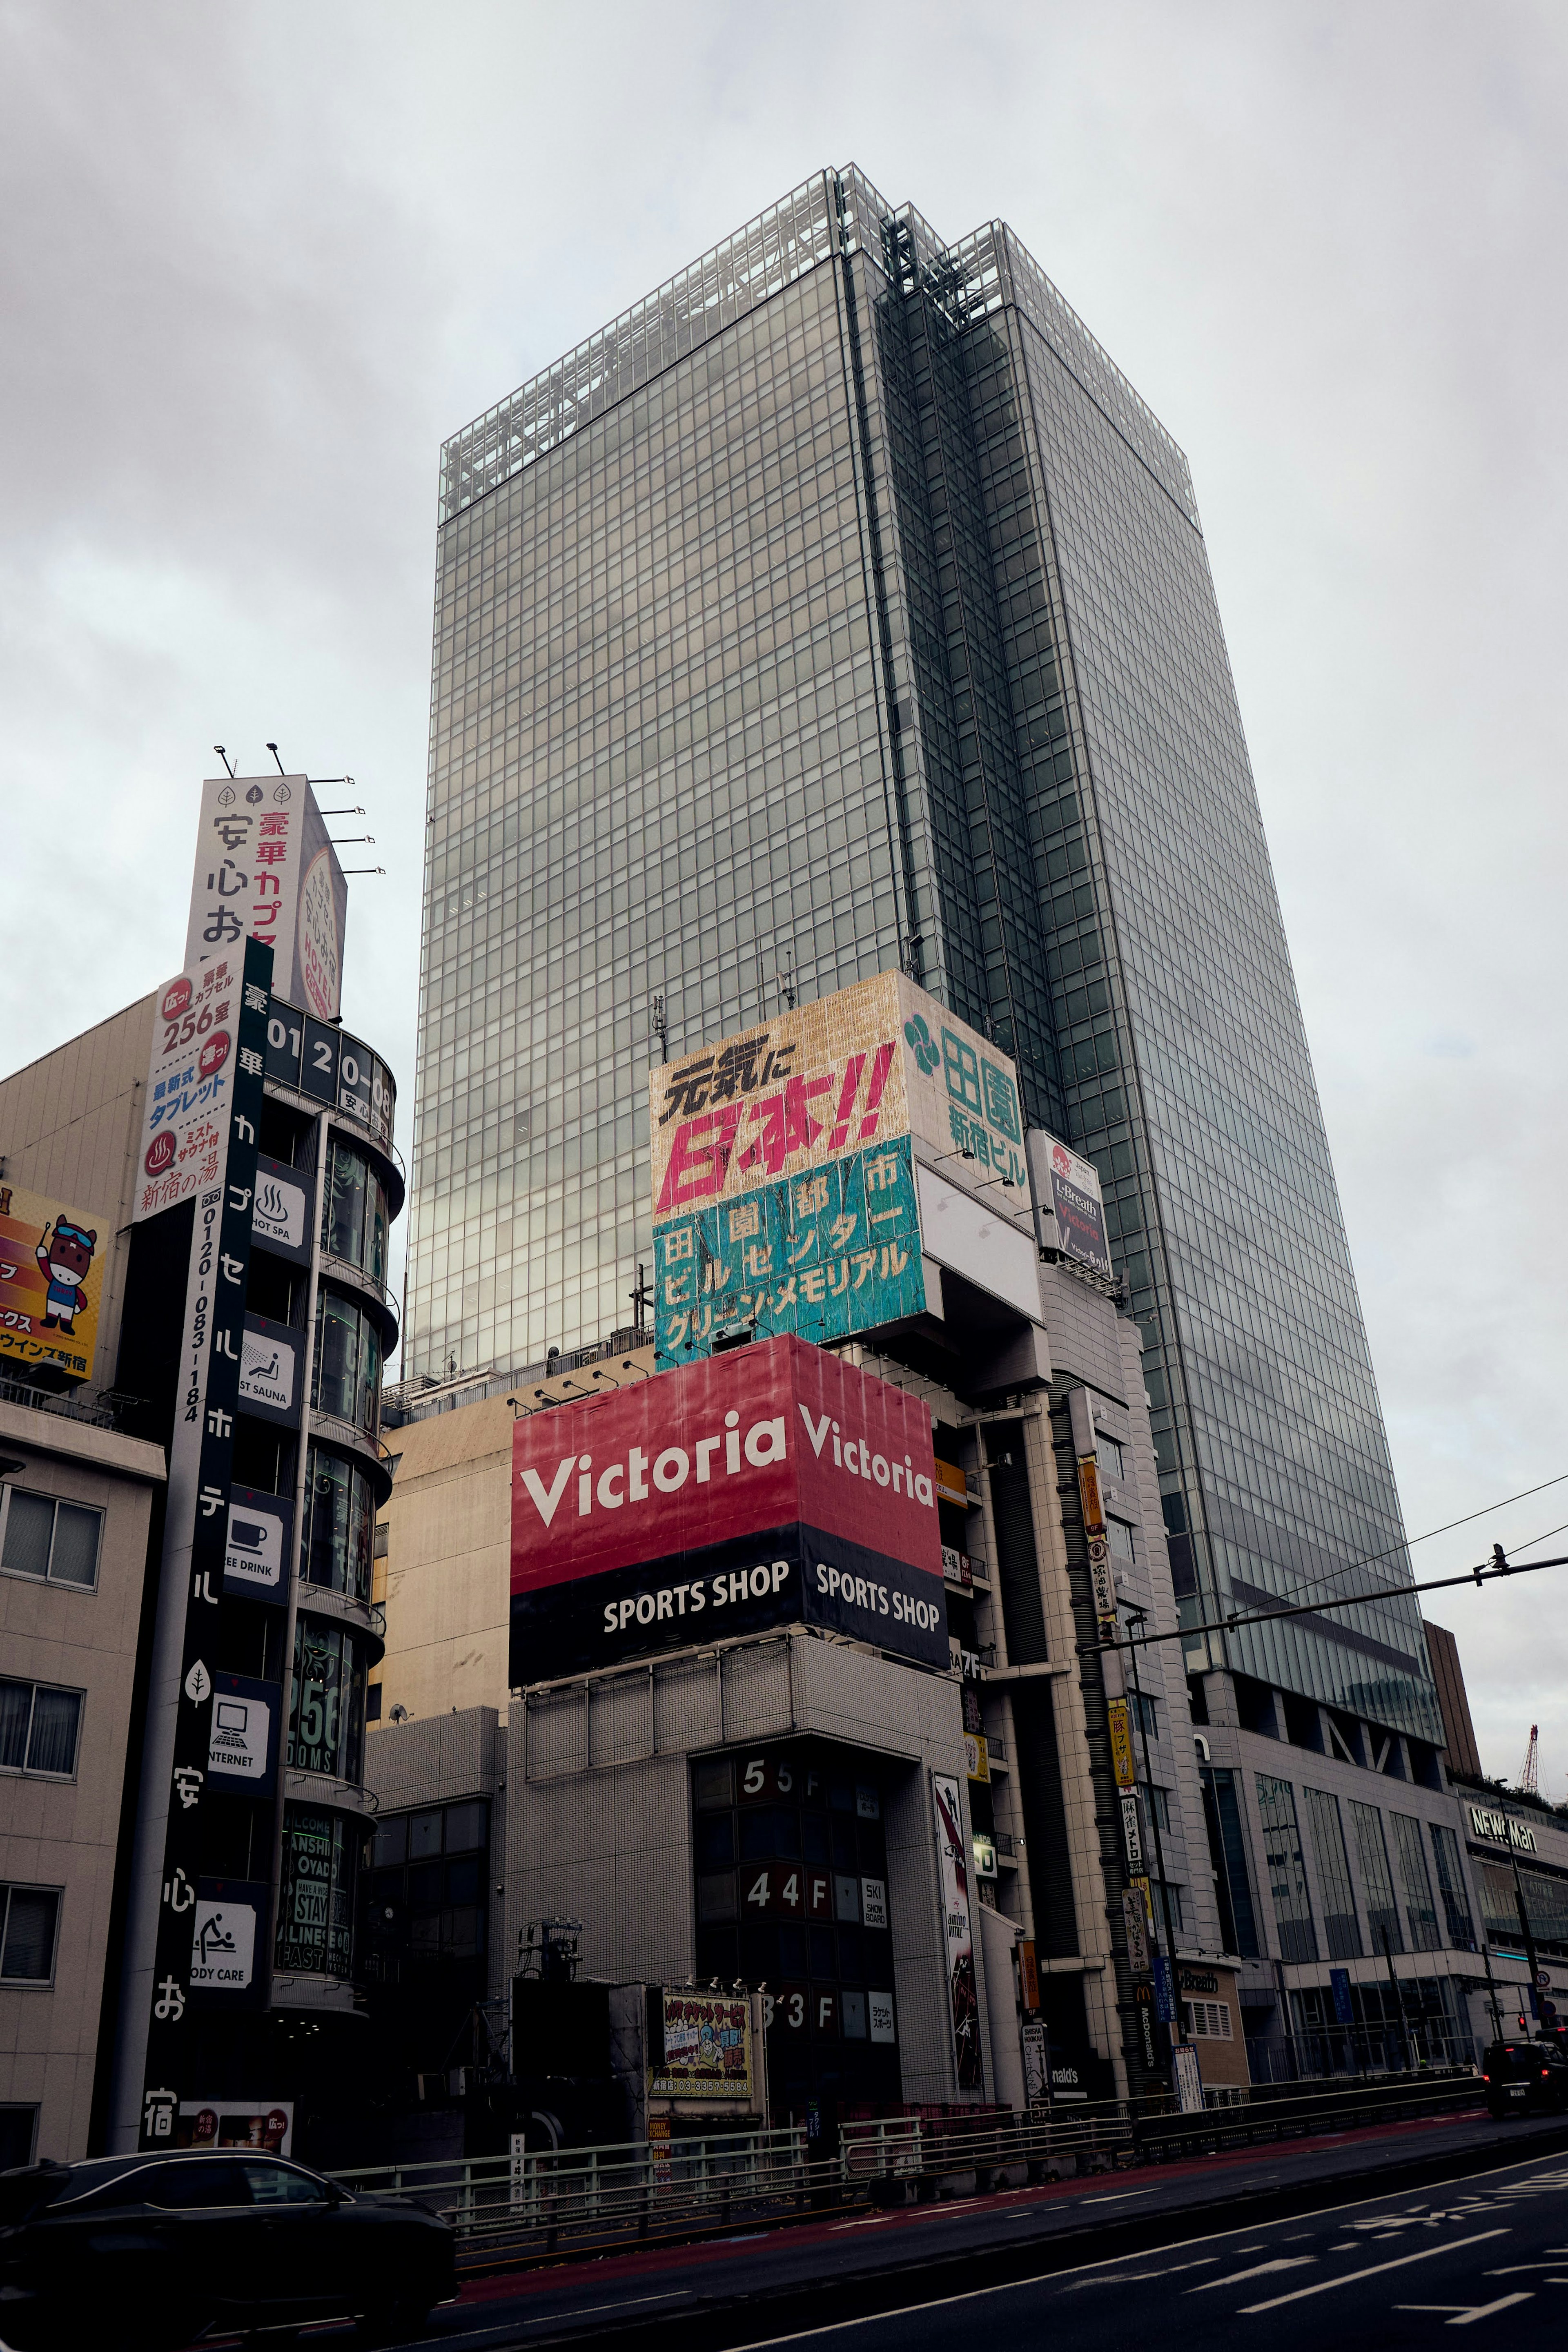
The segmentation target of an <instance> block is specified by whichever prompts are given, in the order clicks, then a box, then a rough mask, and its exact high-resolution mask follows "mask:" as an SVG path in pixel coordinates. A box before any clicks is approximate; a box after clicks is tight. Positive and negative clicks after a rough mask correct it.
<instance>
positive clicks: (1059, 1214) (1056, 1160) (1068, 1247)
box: [1029, 1128, 1113, 1282]
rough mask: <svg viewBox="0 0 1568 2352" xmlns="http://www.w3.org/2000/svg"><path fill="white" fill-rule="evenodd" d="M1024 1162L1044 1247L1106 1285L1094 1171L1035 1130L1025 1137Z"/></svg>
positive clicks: (1106, 1248) (1106, 1247) (1106, 1254)
mask: <svg viewBox="0 0 1568 2352" xmlns="http://www.w3.org/2000/svg"><path fill="white" fill-rule="evenodd" d="M1029 1160H1030V1173H1031V1175H1032V1176H1033V1178H1034V1196H1035V1200H1036V1202H1037V1203H1038V1204H1039V1208H1040V1222H1041V1226H1042V1229H1043V1233H1044V1238H1045V1242H1046V1245H1047V1247H1048V1248H1051V1249H1059V1250H1060V1251H1061V1254H1062V1255H1063V1256H1064V1257H1071V1258H1076V1259H1077V1261H1078V1263H1079V1265H1087V1266H1092V1268H1093V1270H1094V1272H1095V1273H1096V1274H1103V1276H1104V1277H1105V1279H1106V1280H1107V1282H1109V1281H1110V1280H1112V1278H1113V1276H1112V1268H1111V1245H1110V1244H1109V1242H1108V1241H1107V1240H1106V1238H1105V1203H1104V1201H1103V1197H1102V1195H1101V1191H1100V1171H1099V1170H1098V1169H1097V1168H1095V1167H1094V1166H1093V1164H1092V1161H1090V1160H1080V1159H1079V1157H1078V1154H1077V1153H1076V1152H1075V1151H1070V1150H1068V1148H1067V1146H1066V1144H1065V1143H1061V1142H1059V1141H1058V1140H1057V1139H1056V1137H1055V1136H1054V1135H1047V1134H1046V1133H1045V1131H1044V1130H1043V1129H1040V1128H1035V1129H1032V1130H1031V1132H1030V1139H1029Z"/></svg>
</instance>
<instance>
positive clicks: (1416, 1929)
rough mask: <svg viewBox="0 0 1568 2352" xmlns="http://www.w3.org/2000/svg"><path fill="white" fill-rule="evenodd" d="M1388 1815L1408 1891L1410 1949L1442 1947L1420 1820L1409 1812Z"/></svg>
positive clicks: (1429, 1950)
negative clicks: (1422, 1841) (1392, 1826)
mask: <svg viewBox="0 0 1568 2352" xmlns="http://www.w3.org/2000/svg"><path fill="white" fill-rule="evenodd" d="M1388 1818H1389V1820H1390V1822H1392V1823H1393V1824H1394V1852H1395V1854H1396V1857H1397V1860H1398V1864H1399V1884H1400V1886H1401V1888H1402V1889H1403V1890H1404V1895H1405V1924H1406V1927H1408V1928H1409V1930H1410V1949H1411V1950H1412V1951H1413V1952H1436V1951H1437V1950H1439V1949H1440V1948H1441V1946H1442V1941H1443V1939H1442V1937H1440V1936H1439V1935H1438V1933H1437V1906H1436V1905H1435V1904H1434V1903H1433V1901H1432V1882H1431V1880H1430V1878H1429V1877H1428V1876H1427V1855H1426V1852H1425V1850H1424V1848H1423V1846H1422V1843H1421V1824H1420V1822H1418V1821H1416V1819H1415V1818H1414V1816H1413V1815H1412V1814H1409V1813H1390V1814H1389V1816H1388Z"/></svg>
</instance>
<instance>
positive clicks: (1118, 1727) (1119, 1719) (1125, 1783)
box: [1105, 1698, 1137, 1789]
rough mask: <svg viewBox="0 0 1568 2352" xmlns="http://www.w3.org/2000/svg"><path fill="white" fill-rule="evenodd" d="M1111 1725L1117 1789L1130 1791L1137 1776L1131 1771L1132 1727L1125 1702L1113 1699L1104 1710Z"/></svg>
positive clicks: (1112, 1753)
mask: <svg viewBox="0 0 1568 2352" xmlns="http://www.w3.org/2000/svg"><path fill="white" fill-rule="evenodd" d="M1105 1713H1106V1716H1107V1717H1108V1718H1109V1720H1110V1725H1111V1764H1112V1769H1113V1771H1114V1772H1115V1775H1116V1786H1117V1788H1118V1789H1131V1788H1133V1787H1134V1786H1135V1784H1136V1780H1137V1775H1136V1773H1135V1772H1134V1769H1133V1727H1132V1721H1131V1717H1130V1715H1129V1710H1128V1706H1127V1702H1126V1700H1125V1699H1124V1698H1113V1699H1112V1700H1111V1701H1110V1703H1109V1705H1108V1706H1107V1707H1106V1709H1105Z"/></svg>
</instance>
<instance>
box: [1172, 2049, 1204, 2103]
mask: <svg viewBox="0 0 1568 2352" xmlns="http://www.w3.org/2000/svg"><path fill="white" fill-rule="evenodd" d="M1171 2080H1172V2082H1173V2083H1174V2084H1176V2105H1177V2107H1178V2108H1179V2110H1180V2112H1181V2113H1182V2114H1183V2115H1184V2116H1200V2115H1202V2113H1203V2070H1202V2068H1201V2067H1200V2066H1199V2064H1198V2063H1197V2051H1196V2050H1195V2049H1194V2048H1193V2045H1192V2043H1191V2042H1177V2043H1176V2047H1175V2049H1174V2050H1173V2051H1172V2052H1171Z"/></svg>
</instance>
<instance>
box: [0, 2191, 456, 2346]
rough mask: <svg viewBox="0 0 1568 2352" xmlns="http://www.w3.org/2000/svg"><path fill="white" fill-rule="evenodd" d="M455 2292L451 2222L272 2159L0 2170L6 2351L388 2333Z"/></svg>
mask: <svg viewBox="0 0 1568 2352" xmlns="http://www.w3.org/2000/svg"><path fill="white" fill-rule="evenodd" d="M454 2293H455V2279H454V2274H453V2237H452V2231H451V2227H450V2225H449V2224H448V2223H447V2222H445V2221H441V2220H440V2219H438V2217H437V2216H436V2215H435V2214H434V2213H429V2212H426V2211H425V2210H424V2209H423V2207H422V2206H419V2205H416V2204H413V2203H410V2202H407V2201H405V2200H401V2199H397V2198H390V2197H386V2198H383V2197H365V2196H350V2194H349V2193H348V2191H347V2190H346V2189H340V2188H339V2187H338V2186H337V2184H336V2182H334V2181H330V2180H324V2179H322V2178H321V2176H320V2175H319V2173H315V2172H308V2171H307V2170H306V2169H305V2168H304V2167H303V2166H302V2165H298V2164H290V2163H288V2162H287V2160H286V2159H284V2158H279V2157H274V2156H267V2155H264V2154H262V2153H260V2152H256V2153H254V2154H253V2153H250V2152H248V2151H246V2150H243V2149H236V2150H235V2151H234V2153H232V2154H229V2153H222V2154H214V2155H190V2156H127V2157H99V2158H95V2159H94V2160H92V2161H90V2162H89V2163H86V2164H33V2165H28V2166H26V2167H25V2168H23V2169H22V2170H20V2171H17V2172H4V2173H0V2343H4V2344H5V2345H6V2346H9V2347H14V2352H69V2347H76V2346H81V2347H84V2348H85V2347H88V2346H89V2345H90V2346H92V2347H95V2352H96V2348H97V2347H101V2352H120V2347H126V2352H131V2347H134V2352H161V2347H174V2346H176V2345H183V2344H188V2343H189V2342H190V2341H191V2340H192V2338H193V2336H198V2335H200V2334H202V2333H203V2332H204V2330H205V2329H207V2328H210V2327H214V2326H215V2327H217V2328H218V2329H219V2330H220V2331H222V2332H225V2333H227V2332H230V2331H232V2330H235V2329H240V2330H248V2329H251V2328H255V2327H287V2326H301V2325H303V2324H306V2323H308V2322H309V2321H311V2320H319V2319H343V2318H354V2319H358V2320H361V2321H362V2322H363V2323H364V2324H365V2326H366V2330H367V2333H369V2334H371V2335H372V2336H382V2337H383V2338H389V2339H392V2338H396V2337H398V2336H412V2335H414V2334H416V2333H417V2332H418V2330H419V2327H420V2326H421V2325H422V2323H423V2320H424V2318H425V2316H426V2315H427V2313H428V2312H429V2311H430V2309H431V2306H432V2305H434V2304H437V2303H441V2302H443V2301H444V2300H446V2299H447V2298H448V2297H450V2296H451V2295H452V2294H454Z"/></svg>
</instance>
